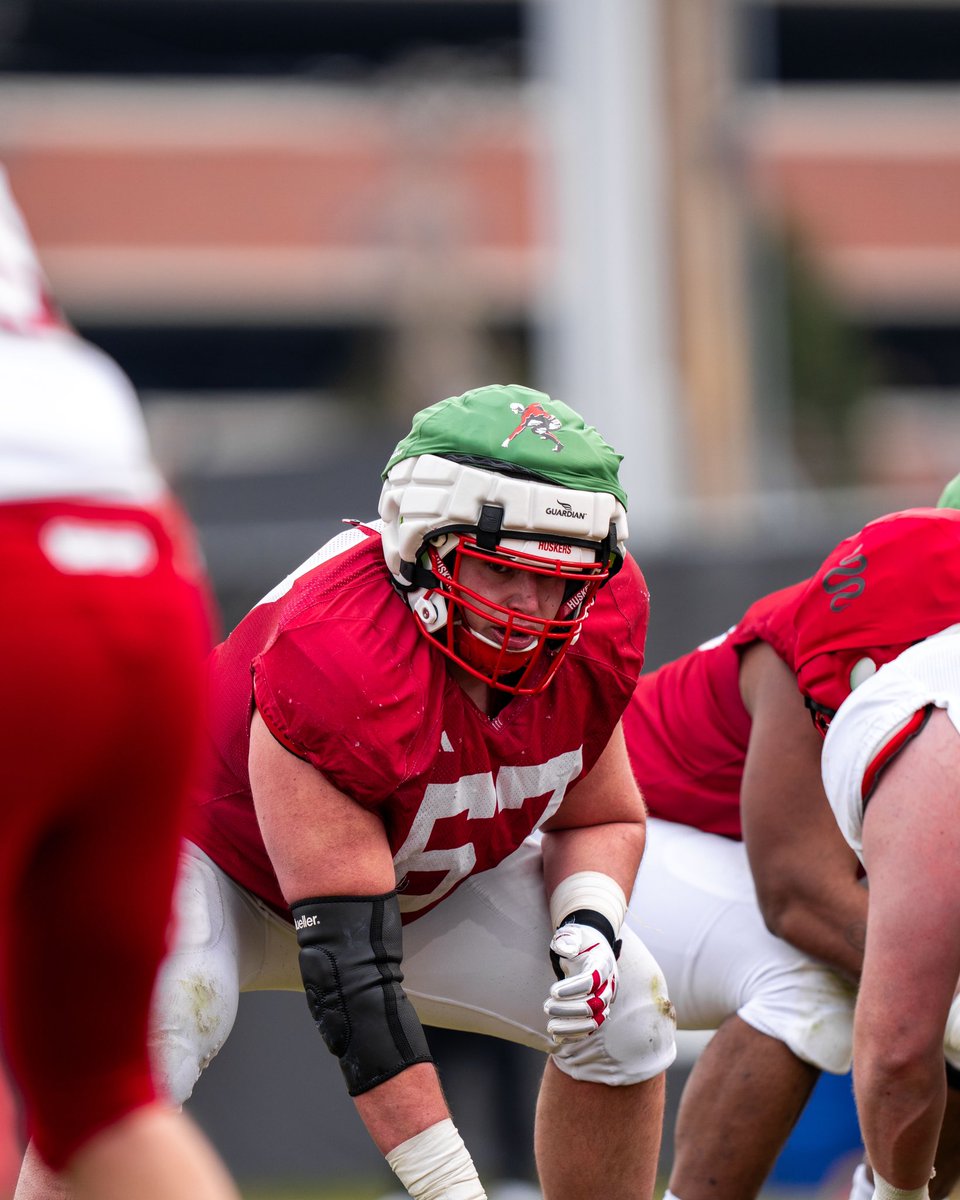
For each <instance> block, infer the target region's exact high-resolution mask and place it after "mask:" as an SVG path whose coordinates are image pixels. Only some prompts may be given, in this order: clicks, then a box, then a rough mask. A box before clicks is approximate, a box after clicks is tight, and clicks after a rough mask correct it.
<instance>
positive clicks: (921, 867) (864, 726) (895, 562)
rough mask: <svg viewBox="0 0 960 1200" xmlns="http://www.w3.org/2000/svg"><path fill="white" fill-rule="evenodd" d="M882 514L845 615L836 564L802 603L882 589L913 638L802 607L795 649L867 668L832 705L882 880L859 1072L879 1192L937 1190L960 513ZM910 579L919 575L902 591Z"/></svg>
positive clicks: (843, 812) (826, 756)
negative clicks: (878, 637) (841, 630)
mask: <svg viewBox="0 0 960 1200" xmlns="http://www.w3.org/2000/svg"><path fill="white" fill-rule="evenodd" d="M873 528H874V530H875V531H876V530H878V529H879V530H880V534H877V533H876V532H875V533H874V536H873V539H872V547H871V550H870V552H869V553H866V554H864V553H863V547H862V546H861V545H860V544H859V537H858V536H855V537H854V538H850V539H847V542H845V543H841V545H840V546H839V547H838V548H837V550H835V551H834V554H833V555H832V559H833V562H834V565H835V566H836V565H839V566H841V567H844V568H845V569H847V570H848V573H849V567H850V566H851V564H852V565H853V566H854V567H855V568H856V569H857V571H858V573H859V574H860V575H861V576H862V577H863V579H862V580H861V586H860V587H859V588H857V590H856V591H855V592H854V593H853V594H852V595H848V597H847V599H846V608H848V609H849V618H848V617H847V616H846V613H845V606H844V605H840V606H836V607H833V606H830V605H829V600H830V597H829V595H827V594H826V588H827V582H826V581H827V580H829V578H830V576H829V574H827V575H826V576H825V577H824V580H823V581H819V582H820V583H821V586H820V587H814V586H813V585H811V587H810V588H809V589H808V591H807V593H806V594H805V597H804V601H803V602H802V607H801V616H802V614H803V604H804V603H805V606H806V609H808V610H810V611H811V612H814V613H816V612H817V611H818V610H820V611H822V610H823V609H825V608H827V607H832V611H833V614H836V613H837V612H844V618H843V619H844V620H847V619H849V620H850V621H858V620H860V617H861V613H860V611H859V606H858V599H859V596H860V595H861V594H863V595H871V594H872V597H873V605H874V610H877V608H878V606H881V607H882V606H883V605H888V606H889V610H890V611H896V612H898V613H903V614H905V617H904V621H903V624H904V627H906V621H907V619H909V618H910V617H911V615H912V614H914V613H918V614H919V616H918V617H917V618H916V622H915V628H914V631H913V638H912V639H911V640H912V644H909V643H908V644H907V645H906V646H903V645H901V644H900V642H899V640H898V641H897V642H896V643H895V644H893V645H891V646H884V647H883V648H882V650H881V652H880V659H879V663H878V662H877V659H876V657H869V658H868V657H863V655H864V653H865V652H864V651H863V650H858V649H857V648H856V645H855V644H854V649H853V650H852V651H851V652H848V653H847V654H846V656H844V654H843V652H842V650H840V649H839V648H838V646H837V645H836V644H835V642H834V641H833V639H832V637H831V634H832V629H831V626H830V624H829V623H824V622H823V621H821V622H820V623H819V625H818V623H817V622H814V621H811V622H810V623H809V627H810V629H811V631H812V633H811V635H810V636H806V635H805V633H804V627H803V623H802V620H798V627H800V629H801V633H800V638H799V639H798V654H802V655H803V657H804V658H805V659H806V660H807V668H808V670H809V674H810V675H811V677H817V676H819V677H824V678H829V676H830V675H831V674H832V673H838V672H837V665H839V668H840V670H841V671H842V672H843V673H849V675H850V677H851V678H852V679H854V680H855V679H856V678H858V677H859V678H860V679H863V680H864V681H863V682H861V683H860V684H859V686H857V687H855V688H854V690H853V691H850V692H849V693H848V694H847V695H846V697H845V698H844V699H843V701H842V703H840V704H839V706H838V708H837V711H836V714H835V715H834V714H832V713H831V712H830V710H829V709H827V710H821V711H824V712H825V715H826V718H827V720H828V721H829V729H828V731H827V734H826V740H825V742H824V746H823V756H822V767H823V782H824V787H825V789H826V792H827V797H828V799H829V801H830V805H831V807H832V809H833V811H834V814H835V816H836V819H837V823H838V825H839V827H840V829H841V831H842V833H843V835H844V837H845V838H846V839H847V841H848V843H849V844H850V846H851V847H852V848H853V850H855V851H856V853H857V855H858V856H859V858H860V861H861V862H862V864H863V866H864V868H865V870H866V873H867V878H868V879H869V881H870V891H869V895H870V900H869V917H868V921H867V940H866V947H865V952H864V964H863V971H862V975H861V981H860V987H859V990H858V995H857V1004H856V1011H855V1014H854V1042H853V1061H854V1086H855V1091H856V1096H857V1109H858V1113H859V1117H860V1126H861V1130H862V1132H863V1139H864V1145H865V1146H866V1150H867V1156H868V1158H869V1160H870V1163H871V1164H872V1167H873V1174H874V1184H875V1192H874V1197H875V1200H925V1198H926V1197H927V1196H928V1195H929V1191H928V1182H929V1180H930V1178H931V1176H932V1175H933V1162H934V1153H935V1151H936V1149H937V1139H938V1134H939V1132H940V1127H941V1121H942V1118H943V1114H944V1109H945V1098H946V1090H947V1082H948V1079H949V1080H950V1082H951V1085H952V1086H956V1083H957V1080H958V1077H960V1075H958V1068H960V1036H958V1035H960V1000H958V999H957V996H956V992H957V980H958V978H960V940H958V938H957V936H956V931H957V928H958V925H960V877H958V874H957V862H958V860H960V624H958V623H957V622H956V620H955V619H954V618H960V596H958V595H957V593H956V590H955V587H954V586H952V581H951V580H950V577H949V569H948V568H949V565H950V564H951V563H952V562H956V555H957V554H958V552H960V513H957V512H955V511H951V510H932V509H921V510H914V511H912V512H906V513H898V514H893V515H892V516H890V517H887V518H883V519H882V520H881V521H879V522H875V523H874V525H873ZM902 546H906V548H907V549H906V550H901V547H902ZM917 564H920V565H921V566H922V567H923V569H922V570H914V571H911V569H910V568H911V567H915V566H916V565H917ZM905 580H909V581H913V582H915V585H916V586H915V587H911V588H909V589H907V591H906V592H905V591H904V587H903V584H904V581H905ZM936 613H939V614H941V616H940V619H939V621H937V622H936V623H934V624H933V625H932V630H933V631H932V632H931V627H930V614H936ZM921 617H923V618H924V619H925V623H922V624H921V623H920V618H921ZM837 623H838V622H837V620H836V619H835V620H834V622H833V627H834V628H835V627H836V625H837ZM864 627H865V628H869V626H867V625H866V623H864ZM820 629H824V630H826V633H820V632H819V630H820ZM801 685H803V680H802V678H801ZM831 717H832V719H831ZM911 994H914V995H916V996H917V997H919V999H918V1002H917V1003H916V1004H915V1005H913V1004H911V1003H910V1002H909V999H908V997H909V996H910V995H911ZM905 1000H906V1003H904V1001H905ZM944 1055H946V1060H947V1067H946V1071H945V1069H944Z"/></svg>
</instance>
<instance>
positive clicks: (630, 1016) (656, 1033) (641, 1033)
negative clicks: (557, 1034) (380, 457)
mask: <svg viewBox="0 0 960 1200" xmlns="http://www.w3.org/2000/svg"><path fill="white" fill-rule="evenodd" d="M621 934H622V938H623V945H622V948H621V951H620V960H619V968H620V990H619V991H618V993H617V999H616V1002H615V1003H614V1004H613V1006H612V1007H611V1009H610V1016H609V1017H608V1019H607V1020H606V1021H604V1023H603V1024H602V1025H601V1026H600V1027H599V1028H598V1029H597V1030H596V1031H595V1032H594V1033H591V1034H590V1035H589V1036H588V1037H585V1038H583V1040H582V1041H579V1042H567V1043H565V1044H564V1045H562V1046H559V1047H557V1048H556V1049H555V1050H553V1052H552V1053H553V1060H554V1062H555V1063H556V1065H557V1066H558V1067H559V1068H560V1070H561V1071H563V1072H564V1074H566V1075H569V1076H571V1078H573V1079H580V1080H584V1081H586V1082H591V1083H605V1084H609V1085H612V1086H616V1087H622V1086H625V1085H627V1084H632V1083H643V1082H644V1081H645V1080H647V1079H653V1078H654V1076H656V1075H659V1074H661V1072H663V1071H665V1070H666V1069H667V1067H669V1066H670V1065H671V1063H672V1062H673V1060H674V1059H675V1058H676V1056H677V1043H676V1036H675V1035H676V1028H677V1015H676V1013H675V1012H674V1008H673V1004H672V1003H671V1002H670V997H669V995H668V993H667V981H666V980H665V979H664V977H663V972H662V971H661V970H660V967H659V966H658V965H657V962H656V960H655V959H654V957H653V955H652V954H651V953H650V951H649V950H648V949H647V948H646V946H645V945H644V944H643V942H642V941H641V940H640V938H639V937H637V935H636V934H635V933H634V932H633V931H632V930H631V929H629V928H626V927H625V928H624V929H623V930H621Z"/></svg>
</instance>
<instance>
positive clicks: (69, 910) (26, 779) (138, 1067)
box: [0, 171, 238, 1200]
mask: <svg viewBox="0 0 960 1200" xmlns="http://www.w3.org/2000/svg"><path fill="white" fill-rule="evenodd" d="M0 581H2V583H0V620H2V621H3V625H4V629H5V630H6V637H5V638H4V663H3V679H4V683H3V689H2V697H0V761H2V763H3V790H2V797H3V800H2V804H0V1030H2V1033H3V1038H4V1048H5V1052H6V1057H7V1061H8V1062H9V1064H10V1069H11V1075H12V1079H13V1081H14V1083H15V1084H16V1086H17V1088H18V1090H19V1092H20V1095H21V1097H22V1101H23V1108H24V1112H25V1116H26V1123H27V1127H28V1131H29V1132H30V1134H31V1135H32V1137H33V1141H34V1145H35V1147H36V1148H37V1150H38V1151H39V1153H40V1154H41V1155H42V1156H43V1159H44V1160H45V1162H46V1163H47V1164H49V1166H50V1167H51V1168H54V1169H56V1170H58V1171H63V1172H65V1175H64V1179H65V1180H66V1181H69V1183H70V1185H71V1186H73V1187H75V1189H76V1194H77V1195H78V1196H82V1197H91V1198H99V1200H107V1198H109V1197H116V1198H120V1197H128V1198H129V1197H133V1196H136V1197H138V1200H187V1198H189V1200H234V1198H236V1197H237V1195H238V1194H237V1192H236V1190H235V1189H234V1187H233V1186H232V1184H231V1182H230V1180H229V1179H228V1178H227V1176H226V1173H225V1172H224V1170H223V1168H222V1166H221V1165H220V1163H219V1162H218V1161H217V1160H216V1158H215V1156H214V1155H213V1153H212V1151H211V1149H210V1147H209V1146H208V1145H207V1143H206V1142H205V1140H204V1139H202V1138H201V1136H200V1135H199V1133H198V1131H197V1130H196V1129H195V1128H194V1127H193V1125H192V1124H191V1123H190V1122H189V1120H188V1119H187V1117H185V1116H184V1115H183V1114H181V1113H178V1112H175V1111H173V1110H172V1109H171V1108H170V1107H169V1106H167V1105H166V1104H163V1103H162V1102H160V1101H159V1100H158V1097H157V1092H156V1088H155V1086H154V1082H153V1078H152V1074H151V1069H150V1063H149V1057H148V1050H147V1022H148V1015H149V1006H150V996H151V991H152V988H153V984H154V979H155V976H156V972H157V967H158V965H159V962H160V959H161V956H162V954H163V951H164V948H165V941H166V931H167V923H168V918H169V914H170V901H171V894H172V890H173V884H174V876H175V873H176V867H177V856H178V851H179V845H180V838H181V833H182V822H183V816H184V811H185V803H186V798H187V785H188V779H189V775H190V772H191V770H192V768H193V767H194V765H195V758H196V751H197V747H198V743H199V740H200V739H199V734H200V729H201V727H202V717H201V712H200V707H201V706H200V700H201V688H202V678H203V677H202V668H203V655H204V653H205V651H206V650H207V648H208V645H209V641H208V632H209V626H208V613H207V611H206V593H205V591H204V590H202V586H201V581H200V573H199V569H198V560H197V557H196V556H195V553H194V550H193V545H192V541H191V540H190V538H189V536H188V535H187V531H186V529H185V527H184V522H183V520H182V518H180V517H179V516H178V515H177V513H176V512H175V510H174V507H173V505H172V503H171V501H170V499H169V496H168V495H167V493H166V490H165V488H164V486H163V483H162V481H161V480H160V478H159V476H158V474H157V472H156V469H155V468H154V466H153V464H152V462H151V460H150V457H149V452H148V447H147V440H146V434H145V430H144V428H143V422H142V418H141V416H140V412H139V406H138V404H137V401H136V397H135V396H134V393H133V389H132V387H131V386H130V383H129V381H128V380H127V379H126V377H125V376H124V375H123V374H122V373H121V371H120V370H119V368H118V367H117V366H116V364H114V363H113V362H112V361H111V360H110V359H108V358H107V357H106V356H105V355H103V354H101V353H100V352H99V351H98V350H96V349H95V348H94V347H93V346H91V345H89V344H88V343H86V342H84V341H82V340H81V339H80V338H79V337H78V336H77V335H76V334H75V333H74V332H73V331H72V330H71V329H69V328H68V327H67V326H66V325H65V323H64V322H63V321H62V319H61V318H60V316H59V313H58V312H57V310H56V309H55V307H54V306H53V304H52V303H51V302H50V300H49V298H48V296H47V292H46V286H45V281H44V278H43V275H42V273H41V270H40V266H39V263H38V261H37V258H36V255H35V252H34V250H33V247H32V245H31V242H30V239H29V235H28V233H27V229H26V226H25V224H24V223H23V221H22V218H21V217H20V214H19V211H18V210H17V208H16V205H15V203H14V201H13V197H12V194H11V193H10V191H9V189H8V185H7V179H6V175H5V174H4V173H3V172H2V171H0ZM55 1192H56V1185H53V1192H50V1191H48V1192H46V1194H47V1195H48V1196H49V1195H51V1194H55Z"/></svg>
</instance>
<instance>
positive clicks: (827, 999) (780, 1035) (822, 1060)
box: [737, 956, 856, 1075]
mask: <svg viewBox="0 0 960 1200" xmlns="http://www.w3.org/2000/svg"><path fill="white" fill-rule="evenodd" d="M855 1004H856V989H855V988H854V987H853V985H852V984H848V983H847V982H846V981H845V980H843V979H841V978H840V977H839V976H838V975H835V974H834V973H833V972H832V971H831V970H829V969H828V968H827V967H824V966H822V965H821V964H820V963H817V962H814V960H812V959H808V958H806V957H804V956H799V957H798V958H797V960H796V961H795V963H794V964H793V966H792V967H790V968H788V969H785V970H781V971H778V972H777V973H776V974H775V975H772V976H771V977H770V979H769V980H768V981H765V984H764V986H762V987H760V988H758V989H757V991H756V992H755V994H754V995H753V996H752V997H751V998H750V999H749V1000H748V1001H747V1003H746V1004H744V1005H743V1006H742V1007H741V1008H739V1009H738V1010H737V1016H738V1017H740V1019H741V1020H742V1021H745V1022H746V1023H747V1024H748V1025H750V1026H752V1027H753V1028H754V1029H757V1030H759V1031H760V1032H761V1033H765V1034H767V1036H768V1037H772V1038H776V1039H777V1040H778V1041H781V1042H783V1043H784V1045H786V1046H787V1047H789V1049H790V1050H792V1051H793V1053H794V1054H795V1055H796V1056H797V1058H799V1059H802V1060H803V1061H804V1062H807V1063H810V1064H811V1065H812V1066H815V1067H819V1068H820V1070H821V1071H827V1072H828V1073H829V1074H831V1075H844V1074H846V1072H847V1071H849V1070H850V1065H851V1063H852V1061H853V1010H854V1006H855Z"/></svg>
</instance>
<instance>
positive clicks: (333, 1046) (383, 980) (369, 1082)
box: [290, 892, 432, 1096]
mask: <svg viewBox="0 0 960 1200" xmlns="http://www.w3.org/2000/svg"><path fill="white" fill-rule="evenodd" d="M290 908H291V912H292V913H293V924H294V928H295V929H296V933H297V941H298V942H299V944H300V974H301V976H302V978H303V986H304V988H305V989H306V993H307V1003H308V1004H309V1006H310V1012H311V1014H312V1015H313V1019H314V1021H316V1023H317V1028H318V1029H319V1030H320V1034H321V1036H322V1037H323V1040H324V1041H325V1042H326V1044H327V1047H328V1049H329V1050H330V1051H331V1053H333V1054H334V1055H336V1057H337V1058H338V1059H339V1060H340V1069H341V1070H342V1071H343V1075H344V1079H345V1080H346V1083H347V1090H348V1091H349V1093H350V1095H351V1096H358V1095H360V1094H361V1093H362V1092H366V1091H368V1090H369V1089H370V1088H372V1087H376V1085H377V1084H378V1083H383V1082H385V1081H386V1080H387V1079H390V1078H391V1077H392V1076H394V1075H397V1074H399V1073H400V1072H401V1071H403V1070H405V1069H406V1068H407V1067H410V1066H413V1065H414V1064H415V1063H422V1062H432V1059H431V1057H430V1051H429V1048H428V1047H427V1041H426V1038H425V1036H424V1033H423V1027H422V1026H421V1024H420V1019H419V1017H418V1016H417V1014H416V1013H415V1012H414V1009H413V1005H412V1004H411V1003H410V1001H409V999H408V998H407V995H406V993H405V992H404V990H403V971H402V970H401V967H400V963H401V959H402V956H403V938H402V933H401V924H400V906H399V905H398V903H397V897H396V893H395V892H388V893H386V894H385V895H383V896H329V897H320V898H317V899H311V900H299V901H297V902H296V903H295V904H292V905H291V906H290Z"/></svg>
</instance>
